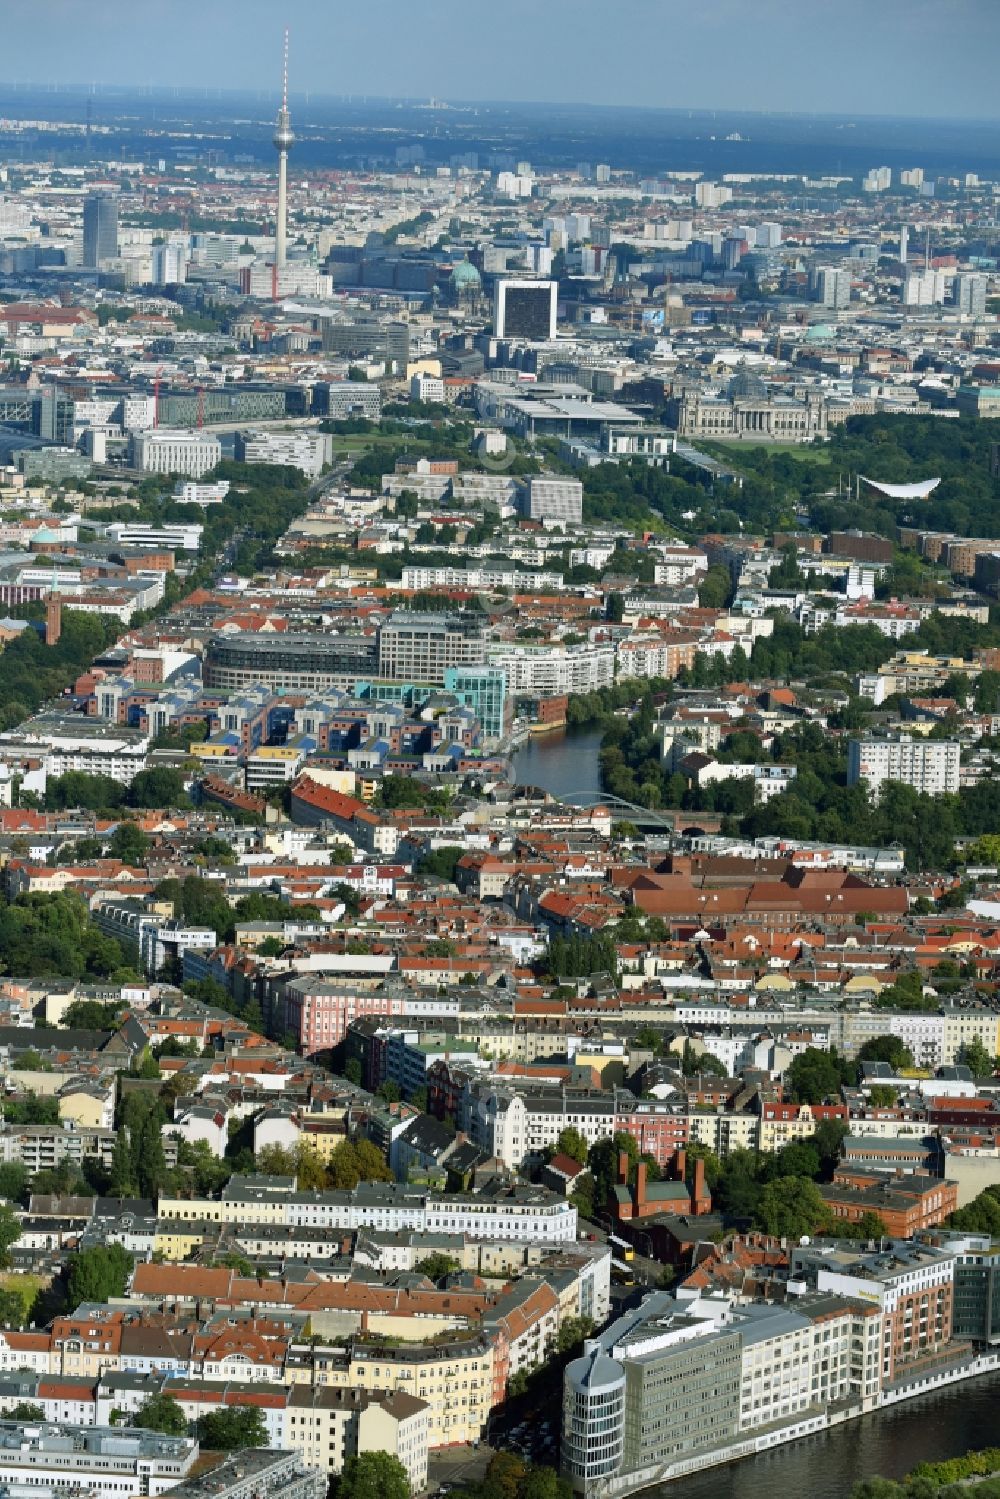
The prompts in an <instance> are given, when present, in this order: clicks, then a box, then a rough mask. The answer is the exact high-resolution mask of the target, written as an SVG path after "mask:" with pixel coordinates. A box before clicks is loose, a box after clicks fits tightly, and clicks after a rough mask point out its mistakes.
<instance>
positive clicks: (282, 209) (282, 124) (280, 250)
mask: <svg viewBox="0 0 1000 1499" xmlns="http://www.w3.org/2000/svg"><path fill="white" fill-rule="evenodd" d="M294 145H295V136H294V135H293V134H292V123H291V117H290V116H289V113H288V32H287V30H286V31H285V63H284V68H283V71H282V82H281V108H280V109H279V110H278V117H277V119H276V120H275V122H274V149H275V150H276V151H277V153H278V220H277V223H276V225H275V230H274V265H275V269H276V270H277V271H281V270H283V269H284V266H285V238H286V232H287V220H288V153H289V151H290V150H291V149H292V147H293V146H294Z"/></svg>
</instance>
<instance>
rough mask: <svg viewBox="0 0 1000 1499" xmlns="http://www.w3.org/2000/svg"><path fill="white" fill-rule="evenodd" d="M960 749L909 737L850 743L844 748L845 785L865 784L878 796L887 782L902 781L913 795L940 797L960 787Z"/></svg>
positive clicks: (952, 743)
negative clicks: (860, 782) (845, 763)
mask: <svg viewBox="0 0 1000 1499" xmlns="http://www.w3.org/2000/svg"><path fill="white" fill-rule="evenodd" d="M959 761H960V747H959V745H958V743H957V741H956V740H953V739H914V738H913V737H912V735H910V734H897V735H891V736H888V737H886V738H884V739H876V738H871V739H867V738H866V739H852V740H851V742H850V744H849V745H848V748H847V784H848V786H856V785H857V783H858V782H859V781H866V782H867V783H868V786H869V787H870V788H871V790H872V792H873V793H874V794H875V795H878V793H879V791H880V790H881V788H882V785H883V784H884V782H886V781H901V782H902V783H903V785H904V786H911V787H912V788H913V790H914V791H923V792H926V793H927V795H929V796H942V795H943V794H944V793H945V792H949V791H952V792H954V791H957V790H958V786H959Z"/></svg>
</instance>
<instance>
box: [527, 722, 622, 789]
mask: <svg viewBox="0 0 1000 1499" xmlns="http://www.w3.org/2000/svg"><path fill="white" fill-rule="evenodd" d="M603 735H604V730H603V729H601V728H596V727H595V728H590V729H553V730H552V731H551V732H550V733H548V734H532V736H531V738H530V739H528V740H527V741H526V742H525V743H524V744H522V745H521V748H520V749H519V750H517V751H516V752H515V754H514V756H513V765H514V778H515V780H516V781H517V782H518V784H519V785H521V786H540V787H541V788H542V790H543V791H548V792H549V793H550V794H551V795H552V796H569V795H571V794H573V793H575V792H584V793H586V794H587V795H588V796H600V794H601V777H600V770H599V768H598V764H597V756H598V752H599V750H600V748H601V739H602V738H603Z"/></svg>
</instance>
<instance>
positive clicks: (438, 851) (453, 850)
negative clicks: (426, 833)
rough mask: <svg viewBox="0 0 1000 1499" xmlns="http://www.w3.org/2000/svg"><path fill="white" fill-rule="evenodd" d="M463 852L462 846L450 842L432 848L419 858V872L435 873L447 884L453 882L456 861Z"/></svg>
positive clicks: (456, 865)
mask: <svg viewBox="0 0 1000 1499" xmlns="http://www.w3.org/2000/svg"><path fill="white" fill-rule="evenodd" d="M464 853H465V850H464V849H463V848H458V847H457V846H456V845H455V844H450V843H449V844H445V845H443V847H441V848H435V849H432V850H431V852H430V853H429V854H427V855H426V857H424V858H423V859H421V861H420V873H421V874H430V875H436V876H437V878H438V879H439V880H447V881H448V883H449V884H453V883H454V880H455V870H456V868H457V867H458V861H459V859H461V857H462V856H463V854H464Z"/></svg>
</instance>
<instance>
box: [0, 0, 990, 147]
mask: <svg viewBox="0 0 1000 1499" xmlns="http://www.w3.org/2000/svg"><path fill="white" fill-rule="evenodd" d="M125 14H126V16H127V19H126V20H125V22H124V24H123V11H122V7H121V5H120V4H119V3H117V0H116V3H112V0H32V3H31V5H30V7H25V8H24V9H23V10H17V11H12V12H11V13H10V14H8V15H7V16H6V17H5V20H4V41H5V47H4V59H3V62H2V63H0V72H2V74H3V75H4V78H5V80H6V81H9V82H11V83H17V84H18V85H19V86H22V87H25V86H29V85H31V86H35V87H43V88H44V87H45V86H47V85H51V84H58V85H60V86H69V87H79V88H84V89H86V88H89V87H91V86H93V85H97V86H98V87H115V88H123V89H138V88H144V87H154V88H167V89H169V88H177V89H179V90H180V91H181V92H186V91H197V90H202V89H206V88H207V89H210V90H215V89H219V88H220V87H221V88H223V89H224V90H227V91H228V90H232V91H234V92H236V93H249V94H256V93H260V92H262V91H263V92H266V93H268V94H269V95H271V96H272V97H273V98H274V99H275V100H277V97H278V95H279V93H280V84H281V39H282V29H283V27H284V26H285V25H286V24H287V25H288V26H289V27H290V29H291V33H292V35H291V90H292V93H293V95H302V94H304V93H305V92H314V93H316V94H317V95H326V96H330V97H333V98H340V97H344V96H355V97H358V96H364V95H369V96H371V97H372V98H380V99H386V100H392V99H415V98H427V97H431V96H435V97H437V98H440V99H444V100H452V101H455V102H456V103H458V102H461V103H466V104H469V103H475V102H482V103H489V104H504V103H510V104H514V105H519V104H522V105H523V104H531V105H545V104H553V105H567V106H576V107H579V108H587V107H602V106H611V107H628V106H633V107H640V108H653V109H664V110H671V109H677V110H709V111H711V110H717V111H721V112H734V113H755V114H758V113H759V114H764V115H767V114H778V115H781V114H785V115H787V114H792V115H795V114H810V115H829V116H834V117H836V116H842V115H848V116H854V115H857V116H865V117H867V118H876V119H877V118H886V117H889V118H914V119H922V120H925V121H926V120H928V119H940V120H949V119H952V120H955V119H957V120H965V119H968V120H979V121H984V120H985V121H992V120H994V119H996V118H997V117H998V115H1000V103H998V100H997V88H996V81H995V70H996V58H997V56H1000V3H998V0H877V3H876V5H872V4H871V0H841V3H840V4H839V5H836V6H834V5H832V4H831V3H830V0H797V3H795V4H792V3H790V0H755V3H754V4H753V5H752V6H750V7H748V6H747V5H746V3H745V0H714V3H713V4H711V6H710V7H709V8H707V9H704V10H702V11H699V12H692V11H691V10H690V9H689V7H688V5H687V4H685V3H682V0H619V4H618V5H617V7H616V8H615V10H614V12H609V11H608V10H607V9H606V8H605V6H604V4H603V3H601V4H598V3H597V0H579V3H575V4H571V3H570V0H550V3H549V4H548V6H547V7H545V8H544V9H538V8H536V7H535V5H534V4H533V3H531V0H508V3H507V4H506V5H505V6H504V7H503V9H498V8H496V7H495V6H493V5H487V4H485V3H484V0H433V5H432V6H428V7H426V9H425V10H419V9H417V8H415V7H414V6H413V5H412V4H407V3H404V0H383V3H382V4H381V5H380V6H373V7H351V8H348V7H345V8H344V9H343V11H340V10H337V11H334V10H333V9H323V10H320V9H319V8H318V7H317V6H316V4H315V0H284V3H283V4H276V5H275V4H268V3H265V0H244V3H240V0H172V3H171V4H170V6H169V7H167V8H164V7H162V6H160V5H157V6H156V7H155V9H154V7H153V5H152V4H151V3H150V0H136V3H135V4H133V5H132V6H131V7H130V9H129V10H128V11H127V12H126V13H125Z"/></svg>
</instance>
